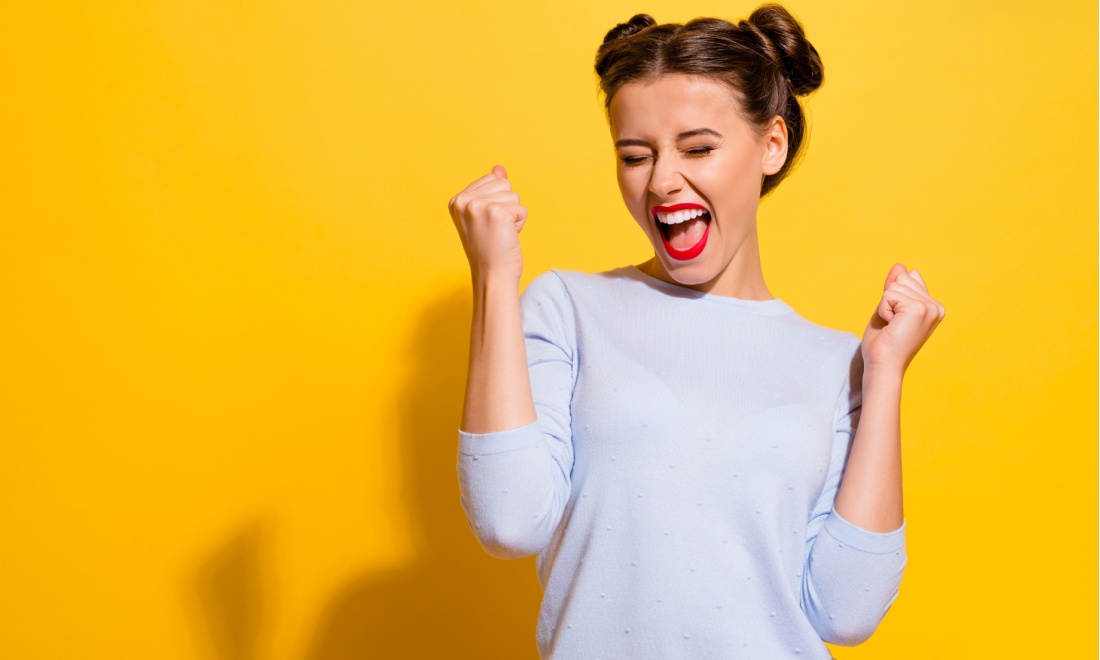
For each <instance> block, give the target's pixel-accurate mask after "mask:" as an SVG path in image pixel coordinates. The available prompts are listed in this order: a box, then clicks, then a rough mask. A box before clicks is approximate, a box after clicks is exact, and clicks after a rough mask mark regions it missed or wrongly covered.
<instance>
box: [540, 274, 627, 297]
mask: <svg viewBox="0 0 1100 660" xmlns="http://www.w3.org/2000/svg"><path fill="white" fill-rule="evenodd" d="M623 270H624V269H622V268H616V269H614V270H609V271H604V272H599V273H583V272H580V271H576V270H563V269H558V268H553V269H551V270H548V271H546V272H545V273H542V274H540V275H538V276H537V277H535V278H534V279H532V280H531V282H530V283H528V285H527V287H526V288H525V289H524V290H523V297H524V298H525V299H530V300H540V301H545V300H547V299H553V300H570V301H576V300H577V299H579V298H588V297H593V296H595V297H597V298H598V297H600V296H601V295H605V294H611V293H613V291H614V289H615V288H617V287H619V286H621V285H622V284H623V282H624V281H625V280H626V279H627V278H626V276H625V274H624V272H623Z"/></svg>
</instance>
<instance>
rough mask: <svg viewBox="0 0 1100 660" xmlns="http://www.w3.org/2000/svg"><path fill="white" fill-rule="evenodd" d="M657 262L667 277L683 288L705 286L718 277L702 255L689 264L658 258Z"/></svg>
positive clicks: (717, 273)
mask: <svg viewBox="0 0 1100 660" xmlns="http://www.w3.org/2000/svg"><path fill="white" fill-rule="evenodd" d="M658 260H659V261H660V262H661V266H662V267H663V268H664V269H665V272H666V273H668V276H669V277H670V278H672V279H673V280H675V281H676V282H677V283H679V284H683V285H684V286H700V285H702V284H707V283H708V282H711V281H713V280H714V279H715V278H716V277H718V275H719V270H718V269H717V268H715V267H714V266H713V265H711V264H708V263H707V261H706V260H705V257H704V256H703V255H700V256H699V257H696V258H695V259H692V260H691V262H690V263H685V262H677V261H673V260H672V259H668V260H666V259H662V258H660V257H658ZM670 262H671V263H670Z"/></svg>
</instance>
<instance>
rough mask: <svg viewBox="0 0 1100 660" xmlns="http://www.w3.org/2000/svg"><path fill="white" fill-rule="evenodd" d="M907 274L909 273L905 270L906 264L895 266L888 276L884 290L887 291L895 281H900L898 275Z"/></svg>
mask: <svg viewBox="0 0 1100 660" xmlns="http://www.w3.org/2000/svg"><path fill="white" fill-rule="evenodd" d="M906 272H908V271H907V270H906V269H905V264H894V267H893V268H891V269H890V273H889V274H888V275H887V276H886V284H885V285H883V287H882V288H883V289H886V288H887V287H889V286H890V285H891V284H893V283H894V280H896V279H898V275H901V274H902V273H906Z"/></svg>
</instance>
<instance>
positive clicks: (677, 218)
mask: <svg viewBox="0 0 1100 660" xmlns="http://www.w3.org/2000/svg"><path fill="white" fill-rule="evenodd" d="M704 213H706V211H704V210H703V209H688V210H687V211H677V212H675V213H665V212H663V211H658V212H657V219H658V220H660V221H661V222H663V223H665V224H666V225H678V224H680V223H681V222H687V221H688V220H691V219H692V218H698V217H699V216H701V215H703V214H704Z"/></svg>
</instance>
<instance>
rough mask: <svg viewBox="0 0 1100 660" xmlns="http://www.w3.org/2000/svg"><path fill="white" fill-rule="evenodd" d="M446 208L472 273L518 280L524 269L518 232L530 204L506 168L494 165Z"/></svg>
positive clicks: (477, 275)
mask: <svg viewBox="0 0 1100 660" xmlns="http://www.w3.org/2000/svg"><path fill="white" fill-rule="evenodd" d="M447 208H448V209H450V211H451V219H452V220H454V223H455V227H456V228H457V229H458V235H459V237H460V238H461V239H462V248H463V249H464V250H466V259H467V260H469V262H470V272H471V273H472V274H473V276H474V277H475V278H476V277H485V276H487V275H490V274H502V275H508V276H514V277H515V278H516V279H517V280H518V279H519V276H520V275H521V274H522V272H523V255H522V253H521V252H520V247H519V232H520V230H522V229H523V223H524V222H526V221H527V208H526V207H525V206H523V205H522V204H520V203H519V195H518V194H517V193H515V192H512V183H511V182H510V181H508V173H507V172H505V171H504V168H503V167H501V166H500V165H494V166H493V171H492V172H490V173H489V174H486V175H485V176H483V177H481V178H480V179H478V180H477V181H474V182H473V183H471V184H470V185H468V186H466V187H465V188H463V189H462V192H460V193H458V194H457V195H455V196H454V197H452V198H451V201H450V202H448V203H447Z"/></svg>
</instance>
